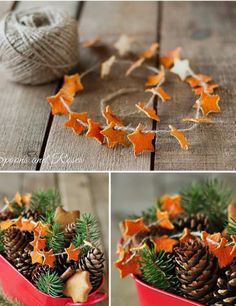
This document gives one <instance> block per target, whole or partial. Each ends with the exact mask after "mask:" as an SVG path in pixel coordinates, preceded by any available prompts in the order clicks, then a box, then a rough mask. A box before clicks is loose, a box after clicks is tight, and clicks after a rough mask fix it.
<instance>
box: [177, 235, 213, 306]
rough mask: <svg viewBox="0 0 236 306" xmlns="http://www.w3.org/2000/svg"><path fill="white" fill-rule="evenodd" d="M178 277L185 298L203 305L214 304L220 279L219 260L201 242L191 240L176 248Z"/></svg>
mask: <svg viewBox="0 0 236 306" xmlns="http://www.w3.org/2000/svg"><path fill="white" fill-rule="evenodd" d="M175 261H176V276H177V278H178V280H179V284H180V290H181V291H182V293H183V295H184V297H186V298H188V299H192V300H195V301H198V302H200V303H202V304H206V305H212V304H214V296H213V291H214V289H215V286H216V282H217V278H218V262H217V258H216V257H215V256H214V255H213V254H211V253H210V252H209V250H208V247H206V246H205V245H204V244H203V243H202V242H201V241H200V240H194V241H192V240H190V241H189V242H186V243H182V244H180V246H179V247H176V248H175Z"/></svg>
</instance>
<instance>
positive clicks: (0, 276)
mask: <svg viewBox="0 0 236 306" xmlns="http://www.w3.org/2000/svg"><path fill="white" fill-rule="evenodd" d="M0 271H1V273H0V286H1V288H2V289H3V291H4V293H5V294H6V296H8V297H9V298H13V299H16V300H18V301H19V302H21V303H22V304H23V305H25V306H32V305H33V306H92V305H95V304H97V303H98V302H101V301H103V300H105V299H106V298H107V294H106V293H103V292H100V290H101V288H102V286H103V284H104V277H103V278H102V283H101V285H100V286H99V288H98V289H97V290H96V291H94V292H93V293H91V294H90V295H89V297H88V300H87V302H84V303H76V304H74V303H73V301H72V299H71V298H59V297H58V298H53V297H51V296H49V295H48V294H45V293H43V292H41V291H39V290H38V289H37V288H36V287H35V286H34V285H33V284H32V283H31V282H30V281H28V280H27V279H26V278H25V277H24V276H23V275H22V274H21V273H19V272H18V271H17V270H16V268H15V267H13V266H12V265H11V264H10V263H9V262H8V261H7V260H6V259H5V258H4V257H3V256H2V255H0Z"/></svg>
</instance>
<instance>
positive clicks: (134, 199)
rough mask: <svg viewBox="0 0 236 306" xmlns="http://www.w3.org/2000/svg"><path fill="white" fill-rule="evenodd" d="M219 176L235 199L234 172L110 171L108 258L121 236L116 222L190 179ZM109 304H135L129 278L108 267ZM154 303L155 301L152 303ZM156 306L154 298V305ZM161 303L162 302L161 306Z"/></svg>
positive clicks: (235, 181)
mask: <svg viewBox="0 0 236 306" xmlns="http://www.w3.org/2000/svg"><path fill="white" fill-rule="evenodd" d="M213 177H218V178H219V179H220V180H222V181H224V182H225V184H227V186H229V187H230V188H232V190H233V195H232V200H233V201H235V200H236V190H235V184H236V174H235V173H218V174H209V173H126V174H122V173H112V174H111V254H112V256H111V260H112V262H114V261H115V260H117V256H116V245H117V241H118V239H119V238H120V231H119V228H118V223H119V222H120V221H122V220H123V219H125V218H127V216H128V215H131V214H139V213H141V211H143V210H145V209H147V208H149V207H151V206H152V205H153V204H154V203H155V200H156V198H157V197H160V196H162V195H163V194H176V193H178V192H179V190H180V189H181V188H183V187H186V185H188V184H190V183H191V182H192V181H193V180H203V179H206V178H213ZM111 282H112V290H111V295H112V306H120V305H122V306H137V305H138V302H137V292H136V288H135V285H134V281H133V279H132V278H131V277H127V278H125V279H120V277H119V271H118V269H115V268H112V269H111ZM155 302H156V303H155ZM156 305H159V304H158V301H153V306H156ZM160 306H164V305H160Z"/></svg>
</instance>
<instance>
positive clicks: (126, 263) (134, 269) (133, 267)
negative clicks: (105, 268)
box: [114, 251, 140, 278]
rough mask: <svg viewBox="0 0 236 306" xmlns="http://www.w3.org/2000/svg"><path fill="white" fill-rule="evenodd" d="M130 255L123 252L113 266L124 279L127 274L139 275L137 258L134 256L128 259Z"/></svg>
mask: <svg viewBox="0 0 236 306" xmlns="http://www.w3.org/2000/svg"><path fill="white" fill-rule="evenodd" d="M130 256H131V254H129V253H128V252H125V251H123V252H122V254H121V257H120V259H118V260H117V261H116V262H115V263H114V266H115V267H116V268H118V269H119V270H120V277H121V278H124V277H126V276H127V275H129V274H135V275H137V274H140V271H139V256H134V257H133V258H132V259H130Z"/></svg>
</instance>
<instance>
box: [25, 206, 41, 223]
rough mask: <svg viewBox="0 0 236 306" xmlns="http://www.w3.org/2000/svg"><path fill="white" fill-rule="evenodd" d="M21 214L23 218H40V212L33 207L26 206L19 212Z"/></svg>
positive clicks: (36, 219) (35, 219)
mask: <svg viewBox="0 0 236 306" xmlns="http://www.w3.org/2000/svg"><path fill="white" fill-rule="evenodd" d="M21 216H22V217H23V218H25V219H30V218H32V219H33V220H34V221H38V220H39V218H40V212H39V211H38V210H37V209H34V208H26V209H24V210H23V211H22V212H21Z"/></svg>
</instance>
